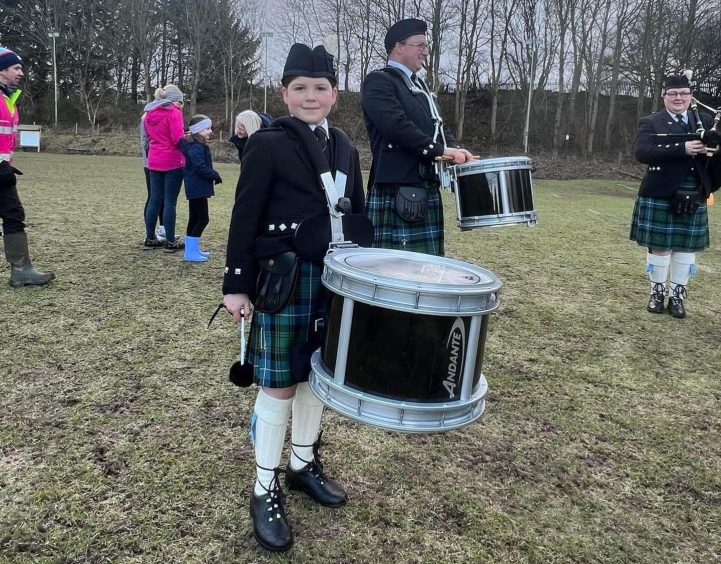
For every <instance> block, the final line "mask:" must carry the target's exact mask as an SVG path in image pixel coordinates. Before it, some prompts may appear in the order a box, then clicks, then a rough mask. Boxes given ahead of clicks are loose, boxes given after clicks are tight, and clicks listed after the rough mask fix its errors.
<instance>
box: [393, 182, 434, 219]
mask: <svg viewBox="0 0 721 564" xmlns="http://www.w3.org/2000/svg"><path fill="white" fill-rule="evenodd" d="M396 213H397V214H398V215H399V216H401V218H402V219H404V220H405V221H408V222H410V223H415V222H417V221H422V220H423V218H424V217H426V214H427V213H428V190H427V189H426V188H420V187H418V186H399V187H398V191H397V192H396Z"/></svg>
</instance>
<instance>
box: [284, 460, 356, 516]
mask: <svg viewBox="0 0 721 564" xmlns="http://www.w3.org/2000/svg"><path fill="white" fill-rule="evenodd" d="M285 483H286V485H287V486H288V489H290V490H298V491H301V492H303V493H305V494H308V495H309V496H310V498H311V499H312V500H313V501H315V502H316V503H320V504H321V505H324V506H325V507H341V506H343V505H345V504H346V502H347V501H348V496H347V495H346V493H345V491H344V490H343V488H341V487H340V486H339V485H338V484H337V483H336V482H334V481H333V480H330V479H329V478H328V477H327V476H326V475H325V474H324V473H323V470H322V469H321V468H319V467H318V465H317V464H316V463H315V462H311V463H310V464H306V465H305V467H304V468H303V469H302V470H293V469H292V468H291V467H290V464H288V467H287V468H286V469H285Z"/></svg>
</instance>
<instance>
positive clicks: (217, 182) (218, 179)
mask: <svg viewBox="0 0 721 564" xmlns="http://www.w3.org/2000/svg"><path fill="white" fill-rule="evenodd" d="M215 183H216V184H222V183H223V179H222V178H221V177H220V175H219V174H216V175H215Z"/></svg>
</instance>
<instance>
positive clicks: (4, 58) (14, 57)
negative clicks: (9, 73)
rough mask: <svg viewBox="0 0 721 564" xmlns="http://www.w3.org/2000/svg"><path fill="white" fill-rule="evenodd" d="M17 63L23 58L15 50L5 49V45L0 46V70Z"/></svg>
mask: <svg viewBox="0 0 721 564" xmlns="http://www.w3.org/2000/svg"><path fill="white" fill-rule="evenodd" d="M18 63H20V64H22V63H23V60H22V59H21V58H20V57H19V56H18V54H17V53H16V52H15V51H11V50H10V49H5V47H0V71H4V70H5V69H7V68H9V67H11V66H13V65H17V64H18Z"/></svg>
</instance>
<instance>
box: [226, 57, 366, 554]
mask: <svg viewBox="0 0 721 564" xmlns="http://www.w3.org/2000/svg"><path fill="white" fill-rule="evenodd" d="M282 95H283V102H284V103H285V104H286V105H287V106H288V113H289V114H290V116H289V117H283V118H279V119H276V120H275V121H274V122H273V124H272V125H271V127H269V128H266V129H261V130H259V131H258V132H256V133H255V135H253V136H252V137H251V138H250V139H249V140H248V144H247V145H246V148H245V151H244V152H243V160H242V165H241V173H240V178H239V180H238V186H237V189H236V199H235V205H234V207H233V212H232V216H231V221H230V230H229V234H228V251H227V253H228V254H227V261H226V267H225V276H224V280H223V294H224V298H223V302H224V304H225V307H226V309H227V311H228V312H229V313H230V314H231V315H232V316H233V319H234V320H235V321H236V322H239V321H240V317H241V315H245V316H246V318H249V317H251V315H252V321H253V323H252V327H251V332H250V337H249V344H248V359H247V360H248V362H249V363H250V364H252V365H253V369H254V381H255V383H256V384H257V385H258V386H259V388H260V389H259V391H258V396H257V399H256V402H255V417H254V420H255V422H254V425H253V427H254V428H253V430H252V434H253V437H254V442H255V460H256V470H257V480H256V482H255V486H254V488H253V491H252V493H251V496H250V514H251V518H252V521H253V533H254V535H255V538H256V540H257V541H258V542H259V543H260V544H261V545H262V546H263V547H264V548H266V549H269V550H274V551H283V550H287V549H289V548H290V547H291V546H292V544H293V533H292V531H291V528H290V526H289V525H288V522H287V521H286V517H285V511H284V506H283V503H284V496H283V491H282V489H281V486H280V484H279V481H278V474H279V472H282V471H283V470H281V469H280V463H281V455H282V451H283V446H284V442H285V434H286V429H287V425H288V419H289V418H290V416H291V413H292V425H291V445H290V449H289V454H290V460H289V462H288V464H287V466H286V468H285V470H284V473H285V483H286V485H287V486H288V488H290V489H295V490H300V491H302V492H304V493H306V494H307V495H308V496H310V497H311V499H313V500H314V501H316V502H317V503H319V504H321V505H324V506H327V507H340V506H342V505H344V504H345V503H346V500H347V497H346V494H345V492H344V491H343V489H342V488H341V487H340V486H339V485H338V484H336V483H335V482H334V481H332V480H330V479H328V478H327V477H326V476H325V474H324V473H323V467H322V464H321V462H320V460H319V458H318V446H319V445H318V444H317V440H318V434H319V430H320V423H321V415H322V412H323V404H322V403H320V402H319V401H318V399H317V398H316V397H315V396H314V395H313V392H312V391H311V390H310V388H309V386H308V382H307V380H308V372H309V370H308V366H309V364H308V363H300V364H302V369H298V365H299V363H298V362H296V361H295V354H296V353H297V351H298V350H299V348H300V349H302V347H303V345H304V344H306V343H307V342H308V340H309V339H311V338H312V335H313V333H314V331H315V330H316V329H317V320H318V319H319V318H320V317H322V311H323V296H322V287H321V282H320V277H321V272H322V268H323V267H322V255H321V256H304V255H303V251H302V250H300V249H302V248H303V247H304V245H303V244H301V243H298V239H299V238H300V233H301V232H302V229H301V230H298V226H299V225H301V223H302V222H303V221H304V220H309V219H311V218H315V219H318V218H319V217H323V216H325V217H326V218H327V217H328V215H329V211H328V204H327V200H326V195H325V192H324V189H323V185H322V183H321V180H320V173H323V172H325V171H327V170H328V166H329V164H330V169H331V171H332V172H333V174H334V176H336V171H341V172H344V173H345V174H347V179H346V184H345V196H346V197H347V198H349V199H350V203H351V207H352V210H353V211H354V212H357V213H362V210H363V206H364V196H363V188H362V178H361V172H360V164H359V160H358V152H357V151H356V149H355V148H354V147H352V145H350V142H349V141H348V138H347V137H346V135H345V134H344V133H343V132H342V131H340V130H339V129H335V128H329V126H328V120H327V119H326V117H327V116H328V114H329V113H330V111H331V108H332V107H333V105H334V104H335V102H336V98H337V96H338V90H337V88H336V75H335V70H334V66H333V57H332V56H331V55H329V54H328V53H327V52H326V51H325V49H324V48H323V47H320V46H319V47H316V48H315V49H313V50H311V49H310V47H308V46H306V45H302V44H295V45H293V47H291V49H290V52H289V54H288V59H287V61H286V63H285V68H284V70H283V79H282ZM324 168H325V170H323V169H324ZM344 169H346V170H344ZM310 224H311V225H318V223H312V222H311V223H310ZM306 225H308V224H306ZM321 225H322V222H321ZM313 231H314V232H313V234H312V235H313V238H314V239H315V240H316V241H317V239H318V238H324V240H325V249H327V248H328V243H329V242H330V230H329V229H328V230H327V232H326V229H324V228H321V229H315V230H313ZM312 246H313V245H311V247H312ZM316 246H317V245H316ZM288 251H290V252H291V254H290V255H288ZM296 251H297V252H298V262H297V268H298V271H297V281H296V282H295V285H294V286H293V285H292V284H287V280H284V279H283V277H282V274H281V276H280V278H275V279H273V282H272V283H270V284H268V283H267V281H266V283H263V282H262V280H263V278H264V276H265V275H266V274H267V272H266V271H264V270H262V269H260V270H259V268H260V267H261V266H263V265H265V266H266V267H268V266H269V265H270V268H271V269H272V267H273V265H276V266H279V265H280V264H281V263H283V262H286V263H287V262H289V261H288V256H290V257H291V260H290V264H291V265H292V258H293V256H294V254H293V253H295V252H296ZM280 270H281V271H282V272H285V270H287V269H283V268H280ZM291 270H292V268H291ZM288 287H290V288H292V290H291V293H290V295H289V296H286V295H283V294H284V292H285V290H286V289H287V288H288ZM273 292H275V293H273ZM286 293H287V292H286ZM253 303H255V306H256V311H255V312H253ZM261 304H265V306H264V307H261ZM268 304H270V305H268ZM269 312H270V313H269ZM306 348H307V347H306ZM314 443H315V444H314Z"/></svg>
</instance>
